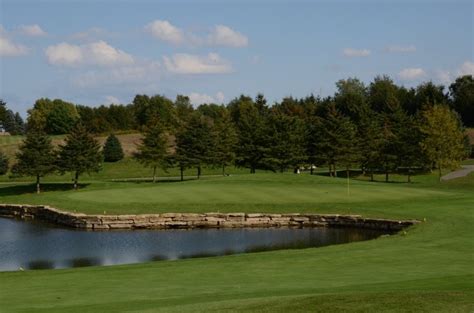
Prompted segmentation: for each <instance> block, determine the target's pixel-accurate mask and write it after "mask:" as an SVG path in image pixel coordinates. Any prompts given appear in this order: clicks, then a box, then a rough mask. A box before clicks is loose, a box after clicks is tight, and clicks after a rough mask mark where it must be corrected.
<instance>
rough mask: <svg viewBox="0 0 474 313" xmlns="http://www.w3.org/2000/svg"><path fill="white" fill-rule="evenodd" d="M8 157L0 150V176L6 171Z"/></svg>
mask: <svg viewBox="0 0 474 313" xmlns="http://www.w3.org/2000/svg"><path fill="white" fill-rule="evenodd" d="M8 165H9V164H8V157H7V156H6V155H5V153H3V152H2V151H0V176H1V175H5V174H6V173H7V172H8Z"/></svg>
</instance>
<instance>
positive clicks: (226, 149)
mask: <svg viewBox="0 0 474 313" xmlns="http://www.w3.org/2000/svg"><path fill="white" fill-rule="evenodd" d="M237 140H238V138H237V133H236V131H235V128H234V124H233V123H232V120H231V118H230V115H229V112H228V111H227V110H225V109H224V110H223V111H222V112H221V115H220V116H219V118H218V119H216V120H215V122H214V140H213V145H212V147H213V148H212V149H211V153H212V155H211V158H212V163H214V164H216V165H218V166H221V167H222V175H224V176H225V175H226V174H225V168H226V166H228V165H231V164H233V162H234V160H235V148H236V144H237Z"/></svg>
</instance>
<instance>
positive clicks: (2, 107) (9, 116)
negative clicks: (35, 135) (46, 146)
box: [0, 99, 25, 136]
mask: <svg viewBox="0 0 474 313" xmlns="http://www.w3.org/2000/svg"><path fill="white" fill-rule="evenodd" d="M0 128H3V130H4V131H6V132H8V133H9V134H10V135H13V136H14V135H22V134H23V133H24V132H25V123H24V122H23V119H22V118H21V116H20V114H19V113H18V112H17V113H15V112H13V111H12V110H9V109H8V107H7V103H6V102H5V101H3V100H2V99H0Z"/></svg>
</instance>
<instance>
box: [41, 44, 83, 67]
mask: <svg viewBox="0 0 474 313" xmlns="http://www.w3.org/2000/svg"><path fill="white" fill-rule="evenodd" d="M45 53H46V57H47V58H48V62H49V63H50V64H53V65H76V64H79V63H81V62H82V61H83V59H84V57H83V53H82V49H81V47H79V46H76V45H70V44H68V43H65V42H62V43H60V44H57V45H55V46H49V47H48V48H46V51H45Z"/></svg>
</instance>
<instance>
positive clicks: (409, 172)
mask: <svg viewBox="0 0 474 313" xmlns="http://www.w3.org/2000/svg"><path fill="white" fill-rule="evenodd" d="M407 181H408V182H409V183H411V170H410V169H408V177H407Z"/></svg>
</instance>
